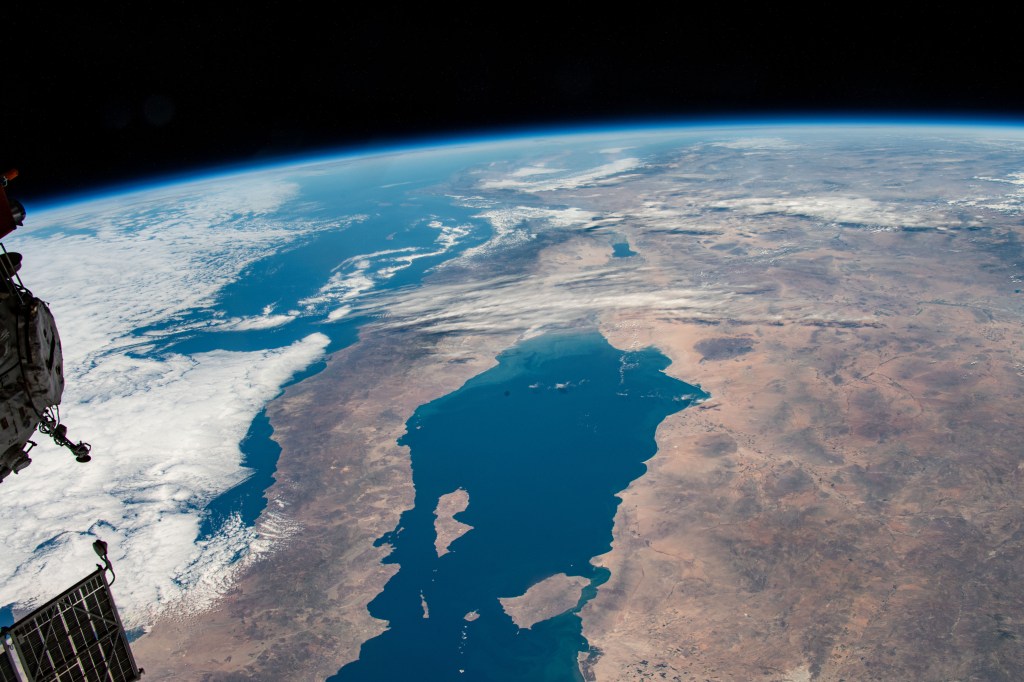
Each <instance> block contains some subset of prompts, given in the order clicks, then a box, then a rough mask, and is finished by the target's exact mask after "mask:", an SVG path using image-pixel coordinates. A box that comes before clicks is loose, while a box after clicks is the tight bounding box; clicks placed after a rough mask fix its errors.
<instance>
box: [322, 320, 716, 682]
mask: <svg viewBox="0 0 1024 682" xmlns="http://www.w3.org/2000/svg"><path fill="white" fill-rule="evenodd" d="M498 360H499V364H498V365H497V366H496V367H494V368H493V369H490V370H488V371H487V372H485V373H483V374H480V375H478V376H477V377H475V378H473V379H471V380H470V381H468V382H467V383H466V384H465V385H464V386H463V387H462V388H460V389H459V390H458V391H455V392H454V393H451V394H449V395H447V396H444V397H442V398H439V399H438V400H435V401H433V402H431V403H429V404H426V405H423V406H421V407H420V408H419V409H418V410H417V411H416V413H415V414H414V415H413V417H412V418H411V419H410V420H409V422H408V423H407V433H406V435H405V436H403V437H402V439H401V440H400V443H402V444H404V445H407V446H409V448H410V449H411V455H412V466H413V482H414V484H415V487H416V497H415V506H414V507H413V508H412V509H410V510H408V511H406V512H405V513H404V514H402V516H401V519H400V521H399V525H398V527H397V528H396V529H395V530H394V531H393V532H391V533H389V534H387V535H386V536H384V537H382V538H381V539H380V541H379V542H380V543H387V544H390V545H391V546H393V548H394V549H393V551H392V553H391V555H390V556H389V557H388V558H387V560H386V562H387V563H397V564H399V565H400V566H401V568H400V570H399V572H398V573H397V574H396V575H395V576H394V577H393V578H392V579H391V581H390V582H389V583H388V584H387V586H386V587H385V589H384V591H383V592H382V593H381V594H380V595H379V596H378V597H377V598H376V599H375V600H374V601H373V602H372V603H371V604H370V612H371V613H372V614H373V615H374V616H375V617H377V618H381V619H384V620H387V621H388V622H389V623H390V629H389V630H388V631H387V632H385V633H384V634H382V635H381V636H379V637H377V638H375V639H373V640H370V641H369V642H366V643H365V644H364V645H363V647H362V651H361V653H360V658H359V660H358V661H356V662H354V663H352V664H350V665H347V666H346V667H344V668H342V670H340V671H339V673H338V674H337V675H336V676H335V677H332V678H330V680H331V681H332V682H353V681H364V680H365V681H367V682H370V681H371V680H372V681H373V682H379V681H380V680H410V679H416V680H423V681H433V680H516V681H521V680H532V681H537V682H543V681H547V680H551V681H554V680H560V681H566V680H577V679H579V672H578V668H577V663H576V661H577V652H579V651H581V650H585V648H586V642H585V640H584V639H583V637H582V635H581V626H580V620H579V618H578V616H576V615H575V613H572V612H569V613H566V614H564V615H561V616H558V617H556V618H552V619H550V620H548V621H545V622H542V623H539V624H537V625H535V626H534V627H533V628H530V629H524V630H520V629H519V628H517V627H516V625H515V624H514V623H513V621H512V620H511V618H509V617H508V616H507V615H506V614H505V613H504V611H503V610H502V608H501V606H500V604H499V602H498V598H499V597H511V596H516V595H519V594H522V593H524V592H525V591H526V590H527V588H529V587H530V586H531V585H533V584H535V583H536V582H539V581H540V580H542V579H544V578H546V577H548V576H551V575H554V574H557V573H566V574H568V575H575V576H582V577H584V578H586V579H588V580H589V581H591V582H590V588H588V589H587V590H585V593H584V596H583V597H582V598H581V600H580V603H579V604H578V606H582V604H583V603H584V602H585V601H586V600H587V599H588V598H589V597H591V596H592V595H593V594H594V588H596V587H597V586H598V585H600V584H601V583H602V582H604V580H606V579H607V573H606V572H605V571H604V570H603V569H596V568H595V567H594V566H592V565H591V563H590V560H591V558H593V557H594V556H597V555H599V554H603V553H605V552H607V551H608V550H609V549H610V548H611V540H612V525H613V520H614V516H615V511H616V509H617V507H618V504H619V502H620V501H621V500H620V498H619V497H617V493H618V492H619V491H621V490H623V489H624V488H625V487H626V486H627V485H629V482H630V481H632V480H633V479H635V478H637V477H638V476H640V475H642V474H643V473H644V471H645V470H646V466H645V464H644V462H645V461H646V460H647V459H649V458H650V457H651V456H653V455H654V454H655V451H656V444H655V440H654V435H655V430H656V429H657V427H658V424H660V423H661V421H662V420H663V419H664V418H665V417H666V416H668V415H669V414H672V413H674V412H677V411H679V410H681V409H683V408H685V407H686V406H687V405H689V404H690V403H691V402H692V401H693V400H695V399H698V398H702V397H705V396H706V394H704V393H702V392H701V391H700V390H699V389H698V388H696V387H694V386H690V385H688V384H685V383H683V382H681V381H678V380H676V379H673V378H671V377H669V376H668V375H666V374H665V373H664V372H663V371H662V370H664V369H665V367H667V366H668V360H667V359H666V358H665V357H664V356H663V355H661V354H660V353H658V352H657V351H655V350H654V349H646V350H641V351H636V352H625V353H624V352H622V351H620V350H617V349H615V348H613V347H612V346H610V345H609V344H608V343H607V342H606V341H605V339H604V338H603V337H602V336H601V335H599V334H597V333H584V334H552V335H547V336H543V337H540V338H537V339H534V340H530V341H526V342H524V343H521V344H519V345H518V346H516V347H514V348H511V349H509V350H508V351H506V352H504V353H503V354H502V355H501V356H499V358H498ZM460 487H461V488H463V489H465V490H466V491H467V492H468V493H469V507H468V509H467V510H466V511H465V512H463V513H461V514H459V515H457V516H456V518H457V519H458V520H460V521H462V522H464V523H467V524H469V525H471V526H473V530H470V531H469V532H468V533H466V534H465V535H464V536H462V537H461V538H459V539H458V540H456V541H455V542H453V543H452V545H451V547H450V550H451V551H450V552H449V553H448V554H445V555H444V556H443V557H441V558H438V557H437V553H436V550H435V547H434V540H435V538H436V535H435V532H434V526H433V523H434V516H433V511H434V509H435V507H436V505H437V501H438V498H439V497H440V496H441V495H443V494H446V493H449V492H452V491H453V490H456V489H457V488H460ZM421 595H422V598H423V599H425V600H426V602H427V604H428V607H429V618H424V613H423V609H422V605H421ZM471 611H477V612H478V613H479V614H480V617H479V619H477V620H475V621H472V622H468V621H466V620H465V616H466V614H467V613H469V612H471Z"/></svg>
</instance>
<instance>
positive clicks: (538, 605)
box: [498, 573, 590, 629]
mask: <svg viewBox="0 0 1024 682" xmlns="http://www.w3.org/2000/svg"><path fill="white" fill-rule="evenodd" d="M589 582H590V581H588V580H586V579H584V578H581V577H579V576H576V575H566V574H565V573H558V574H556V575H552V576H549V577H547V578H545V579H544V580H541V581H540V582H539V583H535V584H533V585H531V586H530V589H528V590H526V592H525V593H524V594H521V595H519V596H517V597H500V598H499V599H498V601H499V602H501V608H503V609H505V613H507V614H508V615H509V617H511V618H512V622H514V623H515V624H516V627H519V628H524V629H525V628H532V627H533V626H534V625H536V624H537V623H539V622H541V621H542V620H547V619H548V618H553V617H555V616H557V615H559V614H560V613H565V612H566V611H568V610H569V609H571V608H573V607H574V606H576V604H577V602H579V600H580V593H581V592H582V591H583V588H584V587H586V586H587V584H588V583H589Z"/></svg>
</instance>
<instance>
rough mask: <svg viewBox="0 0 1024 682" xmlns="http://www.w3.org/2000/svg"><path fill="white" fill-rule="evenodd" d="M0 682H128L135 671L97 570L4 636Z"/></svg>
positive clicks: (103, 576) (111, 600) (102, 576)
mask: <svg viewBox="0 0 1024 682" xmlns="http://www.w3.org/2000/svg"><path fill="white" fill-rule="evenodd" d="M3 644H4V650H5V653H6V655H4V656H2V657H0V682H8V681H10V682H80V681H83V680H84V681H87V682H127V681H128V680H138V679H139V676H140V671H139V667H138V665H136V663H135V658H134V657H133V656H132V652H131V649H130V648H129V646H128V638H127V636H126V634H125V631H124V626H123V625H122V624H121V618H120V617H119V616H118V614H117V607H116V606H115V605H114V598H113V596H112V595H111V593H110V586H109V585H108V584H107V578H106V573H105V571H103V570H102V569H98V570H96V571H95V572H93V573H92V574H90V575H88V576H87V577H85V578H84V579H82V580H81V581H80V582H79V583H78V584H76V585H74V586H73V587H71V588H70V589H68V590H66V591H65V592H64V593H63V594H61V595H59V596H57V597H55V598H54V599H51V600H50V601H49V602H47V603H46V604H45V605H43V606H41V607H40V608H38V609H36V610H35V611H33V612H32V613H30V614H29V615H28V616H26V617H24V618H22V619H20V620H19V621H18V622H17V623H15V624H14V625H12V626H11V627H10V628H5V629H4V632H3Z"/></svg>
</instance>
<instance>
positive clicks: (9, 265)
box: [0, 170, 91, 481]
mask: <svg viewBox="0 0 1024 682" xmlns="http://www.w3.org/2000/svg"><path fill="white" fill-rule="evenodd" d="M17 175H18V172H17V171H15V170H12V171H8V172H7V173H5V174H4V175H2V176H0V239H3V238H4V237H6V236H7V235H9V234H10V233H11V232H13V231H14V230H15V229H17V228H18V226H20V225H22V224H23V222H24V220H25V208H24V207H23V206H22V205H21V202H19V201H17V200H16V199H10V198H8V197H7V192H6V187H7V183H8V182H9V181H10V180H13V179H14V178H15V177H17ZM20 269H21V254H18V253H11V252H8V251H7V249H6V248H5V247H4V245H3V243H2V242H0V282H2V283H0V453H2V454H0V481H3V479H4V478H6V477H7V476H8V474H11V473H15V474H16V473H18V472H19V471H21V470H22V469H24V468H25V467H27V466H28V465H29V464H31V463H32V460H31V459H30V458H29V453H30V452H31V450H32V448H33V447H35V443H34V442H33V441H31V440H30V438H31V437H32V434H33V433H34V432H35V431H36V429H37V428H38V429H39V431H40V432H41V433H43V434H45V435H47V436H50V437H51V438H53V440H54V442H55V443H57V445H60V446H61V447H65V448H67V449H68V450H70V451H71V454H73V455H74V456H75V459H76V460H77V461H79V462H88V461H89V460H90V459H91V457H90V456H89V451H90V449H91V448H90V446H89V444H88V443H83V442H78V443H72V442H71V441H70V440H68V437H67V427H66V426H64V425H63V424H61V423H60V411H59V410H58V405H60V399H61V396H62V395H63V393H64V362H63V356H62V354H61V347H60V336H59V335H58V334H57V324H56V322H55V321H54V319H53V315H52V314H51V313H50V309H49V307H47V305H46V303H45V302H44V301H43V300H41V299H39V298H36V297H35V296H34V295H33V294H32V292H31V291H29V290H28V289H27V288H26V287H25V285H24V284H22V281H21V278H20V277H19V276H18V271H19V270H20Z"/></svg>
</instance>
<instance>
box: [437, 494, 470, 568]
mask: <svg viewBox="0 0 1024 682" xmlns="http://www.w3.org/2000/svg"><path fill="white" fill-rule="evenodd" d="M467 507H469V493H467V492H466V491H465V490H463V489H462V488H459V489H458V490H453V491H452V492H450V493H446V494H444V495H442V496H441V497H440V498H438V500H437V507H436V508H435V509H434V516H435V519H434V532H435V533H436V534H437V538H436V539H435V540H434V548H435V549H436V550H437V556H439V557H440V556H444V555H445V554H447V553H448V547H449V546H450V545H451V544H452V543H453V542H455V541H456V540H458V539H459V538H461V537H462V536H463V535H465V534H466V533H468V532H469V531H471V530H473V526H470V525H469V524H467V523H462V522H461V521H457V520H456V519H455V515H456V514H458V513H460V512H464V511H466V508H467Z"/></svg>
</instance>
